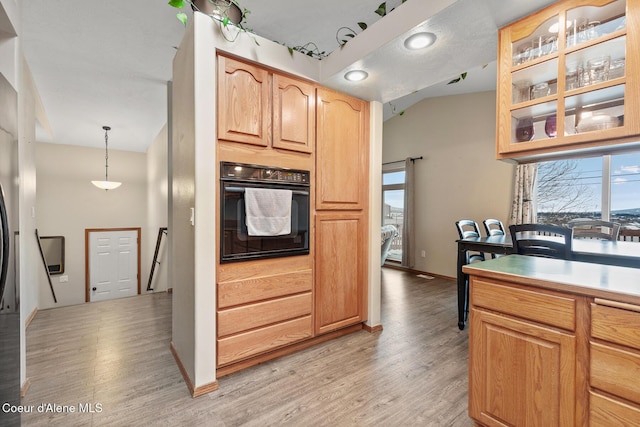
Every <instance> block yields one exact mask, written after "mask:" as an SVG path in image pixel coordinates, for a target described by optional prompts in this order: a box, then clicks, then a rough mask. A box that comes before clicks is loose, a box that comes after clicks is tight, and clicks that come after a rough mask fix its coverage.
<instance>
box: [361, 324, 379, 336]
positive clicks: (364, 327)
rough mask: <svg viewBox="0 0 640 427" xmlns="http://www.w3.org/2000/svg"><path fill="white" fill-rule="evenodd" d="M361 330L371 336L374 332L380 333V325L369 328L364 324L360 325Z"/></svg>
mask: <svg viewBox="0 0 640 427" xmlns="http://www.w3.org/2000/svg"><path fill="white" fill-rule="evenodd" d="M362 329H364V330H365V331H367V332H369V333H372V334H373V333H376V332H382V324H377V325H373V326H369V325H367V324H366V323H365V324H364V325H362Z"/></svg>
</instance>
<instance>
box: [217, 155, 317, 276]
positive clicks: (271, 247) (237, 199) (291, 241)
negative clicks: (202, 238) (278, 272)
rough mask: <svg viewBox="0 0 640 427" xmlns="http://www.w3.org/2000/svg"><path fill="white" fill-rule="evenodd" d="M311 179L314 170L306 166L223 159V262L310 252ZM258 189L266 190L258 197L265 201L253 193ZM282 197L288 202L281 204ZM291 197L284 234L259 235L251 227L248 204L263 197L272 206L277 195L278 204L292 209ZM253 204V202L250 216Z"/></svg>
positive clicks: (221, 199) (221, 248) (221, 183)
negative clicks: (255, 196) (307, 168)
mask: <svg viewBox="0 0 640 427" xmlns="http://www.w3.org/2000/svg"><path fill="white" fill-rule="evenodd" d="M309 178H310V176H309V171H304V170H294V169H285V168H277V167H268V166H258V165H247V164H241V163H229V162H221V163H220V211H221V212H220V221H221V223H220V230H221V239H220V262H222V263H226V262H235V261H247V260H255V259H262V258H274V257H286V256H294V255H305V254H308V253H309V223H310V214H309V212H310V203H309V182H310V181H309ZM248 189H249V190H248ZM282 190H284V191H282ZM256 192H262V193H259V196H261V197H263V199H257V200H258V202H256V199H255V198H254V196H253V195H252V194H255V193H256ZM247 193H251V194H247ZM271 196H274V197H273V198H271ZM265 197H266V198H267V200H266V201H264V200H265V199H264V198H265ZM281 197H285V199H286V201H285V202H284V203H281V201H282V199H281ZM289 197H290V211H288V213H289V214H290V217H284V218H286V222H287V224H285V225H286V227H285V228H283V230H284V232H282V231H281V232H274V233H270V232H264V233H259V232H256V231H255V227H254V224H253V223H251V225H250V227H248V226H247V203H254V204H255V203H260V202H261V200H263V201H262V203H266V204H267V205H268V204H271V203H273V202H274V201H275V200H276V198H277V203H275V204H276V205H277V206H275V208H276V209H279V207H280V206H279V205H281V204H284V205H285V209H288V204H287V203H288V201H289ZM269 198H271V200H268V199H269ZM254 207H255V205H253V206H249V215H250V216H251V214H252V209H254ZM258 208H260V206H258ZM250 219H251V218H250Z"/></svg>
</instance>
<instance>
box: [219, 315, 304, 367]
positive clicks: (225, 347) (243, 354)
mask: <svg viewBox="0 0 640 427" xmlns="http://www.w3.org/2000/svg"><path fill="white" fill-rule="evenodd" d="M311 331H312V325H311V316H305V317H301V318H298V319H294V320H289V321H287V322H283V323H278V324H276V325H271V326H267V327H265V328H261V329H256V330H253V331H249V332H245V333H243V334H238V335H234V336H231V337H228V338H221V339H218V366H223V365H227V364H229V363H232V362H235V361H238V360H242V359H246V358H249V357H251V356H255V355H257V354H260V353H264V352H266V351H269V350H274V349H276V348H280V347H284V346H286V345H288V344H292V343H294V342H296V341H301V340H303V339H305V338H310V337H311V333H312V332H311Z"/></svg>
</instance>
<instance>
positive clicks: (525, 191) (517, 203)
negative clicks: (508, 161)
mask: <svg viewBox="0 0 640 427" xmlns="http://www.w3.org/2000/svg"><path fill="white" fill-rule="evenodd" d="M537 176H538V165H537V164H535V163H531V164H524V165H518V167H517V168H516V173H515V178H514V185H513V201H512V203H511V217H510V218H509V224H533V223H536V222H538V213H537V209H536V178H537Z"/></svg>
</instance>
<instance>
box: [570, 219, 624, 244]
mask: <svg viewBox="0 0 640 427" xmlns="http://www.w3.org/2000/svg"><path fill="white" fill-rule="evenodd" d="M567 227H569V228H571V229H572V230H573V237H574V238H576V239H598V240H618V234H620V224H619V223H617V222H612V221H602V220H599V219H576V220H573V221H569V223H568V224H567Z"/></svg>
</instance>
